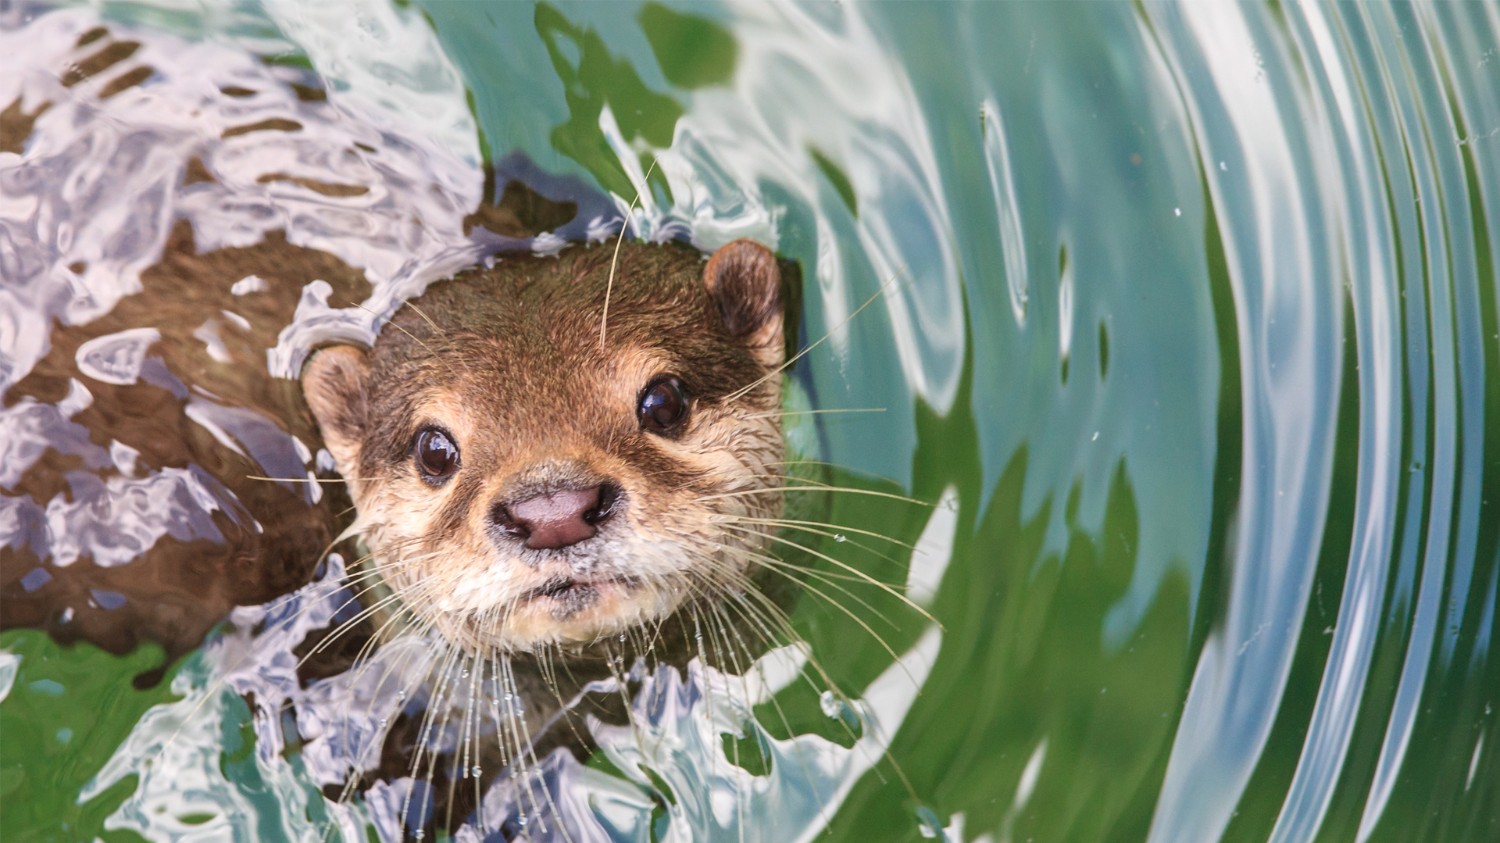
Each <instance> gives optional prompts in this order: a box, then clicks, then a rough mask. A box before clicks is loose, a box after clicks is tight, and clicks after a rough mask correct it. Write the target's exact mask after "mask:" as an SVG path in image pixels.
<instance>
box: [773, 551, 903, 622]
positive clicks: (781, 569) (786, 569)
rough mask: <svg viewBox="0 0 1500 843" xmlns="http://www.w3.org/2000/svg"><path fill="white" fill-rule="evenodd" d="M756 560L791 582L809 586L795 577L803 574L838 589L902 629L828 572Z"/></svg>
mask: <svg viewBox="0 0 1500 843" xmlns="http://www.w3.org/2000/svg"><path fill="white" fill-rule="evenodd" d="M755 559H756V561H757V562H759V563H761V564H762V565H764V566H765V568H766V570H767V571H769V572H771V573H774V574H778V575H781V576H783V577H786V578H787V579H789V580H790V581H792V582H795V583H798V584H799V585H803V586H807V583H805V582H802V581H800V580H798V579H797V578H796V577H795V576H794V574H802V575H806V576H811V577H814V578H816V579H817V580H818V581H820V582H823V583H826V584H827V585H829V586H830V587H832V588H834V589H837V590H838V591H839V592H840V593H841V594H843V595H844V596H846V597H848V598H849V599H850V600H853V601H854V602H856V603H858V604H859V605H860V606H862V607H863V608H865V609H866V610H868V611H869V612H870V613H871V614H873V615H874V616H875V617H877V618H879V619H880V620H882V621H884V622H885V623H886V624H887V625H888V626H890V627H891V628H892V629H899V628H900V627H898V626H897V625H896V624H895V623H894V622H893V621H891V619H890V618H888V617H886V616H885V614H884V613H882V612H880V611H879V610H878V609H876V608H875V607H874V606H872V605H870V603H869V601H867V600H865V599H864V598H862V597H860V596H859V595H857V594H855V593H854V592H852V591H850V590H849V589H847V588H845V587H844V586H842V585H840V584H839V582H838V581H837V580H836V579H835V578H834V577H833V575H832V574H830V573H828V572H826V571H815V570H812V569H810V568H801V567H798V566H795V565H791V564H790V563H786V562H783V561H782V560H779V559H776V558H775V557H771V556H765V557H759V556H757V557H755ZM851 581H853V582H867V581H866V580H860V579H854V578H851ZM808 588H809V589H812V587H811V586H808ZM813 593H814V594H815V595H816V596H819V597H822V598H823V599H824V600H826V601H828V602H830V603H836V602H837V601H835V600H833V599H832V598H831V597H829V596H828V594H827V592H824V591H821V590H816V589H813Z"/></svg>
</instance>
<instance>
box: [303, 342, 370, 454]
mask: <svg viewBox="0 0 1500 843" xmlns="http://www.w3.org/2000/svg"><path fill="white" fill-rule="evenodd" d="M369 374H370V364H369V362H368V361H367V360H366V359H365V353H364V351H362V350H361V349H358V348H355V347H353V346H349V345H336V346H333V347H331V348H325V349H322V350H321V351H319V352H317V353H316V354H314V355H313V358H312V360H311V361H309V362H308V364H307V368H305V369H303V370H302V395H303V397H304V398H306V399H307V406H308V408H309V409H311V410H312V413H313V417H314V418H316V419H317V420H318V429H319V430H320V431H322V433H323V442H324V444H326V445H327V446H328V451H329V453H331V454H333V458H334V460H335V461H337V462H338V466H339V471H341V472H343V473H345V474H349V473H351V472H353V471H354V467H355V466H356V465H357V464H358V462H359V443H360V437H361V436H362V435H363V433H364V429H365V424H366V418H367V407H366V401H365V380H366V378H368V377H369Z"/></svg>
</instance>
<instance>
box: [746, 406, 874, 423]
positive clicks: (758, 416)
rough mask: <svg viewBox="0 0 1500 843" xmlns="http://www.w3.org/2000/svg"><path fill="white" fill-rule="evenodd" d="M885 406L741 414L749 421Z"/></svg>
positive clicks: (855, 411)
mask: <svg viewBox="0 0 1500 843" xmlns="http://www.w3.org/2000/svg"><path fill="white" fill-rule="evenodd" d="M885 411H886V410H885V408H884V407H829V408H826V409H822V410H768V411H766V412H764V413H750V414H749V415H745V416H741V417H740V418H743V419H745V420H747V421H749V420H753V419H784V418H787V417H788V416H827V415H833V414H836V413H884V412H885Z"/></svg>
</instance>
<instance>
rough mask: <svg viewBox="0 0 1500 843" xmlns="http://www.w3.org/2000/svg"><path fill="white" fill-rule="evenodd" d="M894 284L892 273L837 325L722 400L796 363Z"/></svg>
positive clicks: (741, 393)
mask: <svg viewBox="0 0 1500 843" xmlns="http://www.w3.org/2000/svg"><path fill="white" fill-rule="evenodd" d="M895 284H896V276H894V275H892V276H891V277H890V278H889V279H888V280H887V281H886V282H885V283H884V284H881V285H880V289H878V290H876V291H875V292H874V294H873V295H871V296H870V297H869V298H867V299H865V301H864V303H863V304H861V305H860V306H859V307H856V308H855V309H854V312H853V313H850V314H849V315H848V316H846V317H844V320H843V321H842V322H840V323H838V324H837V325H835V326H833V327H832V328H830V329H828V332H827V333H825V334H824V335H823V336H822V337H819V338H818V340H817V341H816V342H814V343H812V344H811V345H809V346H807V347H806V348H804V349H802V350H801V351H799V352H797V353H796V354H793V355H792V356H791V357H789V358H787V360H786V362H784V363H782V364H781V365H780V366H777V367H776V368H775V369H772V370H771V371H769V372H767V373H766V374H764V375H762V376H761V377H759V378H757V379H755V380H753V381H751V382H750V383H749V384H746V385H745V386H742V387H740V388H739V389H737V390H735V391H734V392H731V393H729V395H728V397H726V398H725V399H724V400H725V401H726V402H731V401H737V400H739V399H740V398H741V397H743V396H744V395H745V393H747V392H749V391H750V390H752V389H754V388H756V387H757V386H760V385H761V384H763V383H765V382H766V381H768V380H770V379H771V378H774V377H776V376H777V375H779V374H781V373H782V372H785V371H786V370H787V369H789V368H791V366H792V364H794V363H796V362H797V361H798V360H801V359H802V358H803V357H805V356H806V355H807V354H808V352H810V351H812V350H813V349H815V348H817V347H818V346H820V345H822V344H823V343H825V342H827V341H828V339H829V337H832V336H833V335H834V334H836V333H838V332H839V331H841V330H843V328H844V326H845V325H848V324H849V323H850V322H851V321H853V320H854V317H856V316H858V315H859V314H860V313H861V312H863V311H864V309H865V308H867V307H869V306H870V305H872V304H874V303H875V301H876V300H877V299H879V298H880V297H881V296H884V295H885V294H886V291H887V290H889V289H890V288H891V287H893V286H895Z"/></svg>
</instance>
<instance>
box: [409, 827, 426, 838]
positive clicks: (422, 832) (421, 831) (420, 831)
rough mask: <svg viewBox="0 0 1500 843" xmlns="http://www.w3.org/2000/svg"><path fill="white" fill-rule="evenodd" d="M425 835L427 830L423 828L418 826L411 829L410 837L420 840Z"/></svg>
mask: <svg viewBox="0 0 1500 843" xmlns="http://www.w3.org/2000/svg"><path fill="white" fill-rule="evenodd" d="M426 836H427V831H426V830H425V829H421V828H419V829H417V830H416V831H413V832H412V833H411V837H412V839H413V840H421V839H422V838H423V837H426Z"/></svg>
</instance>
